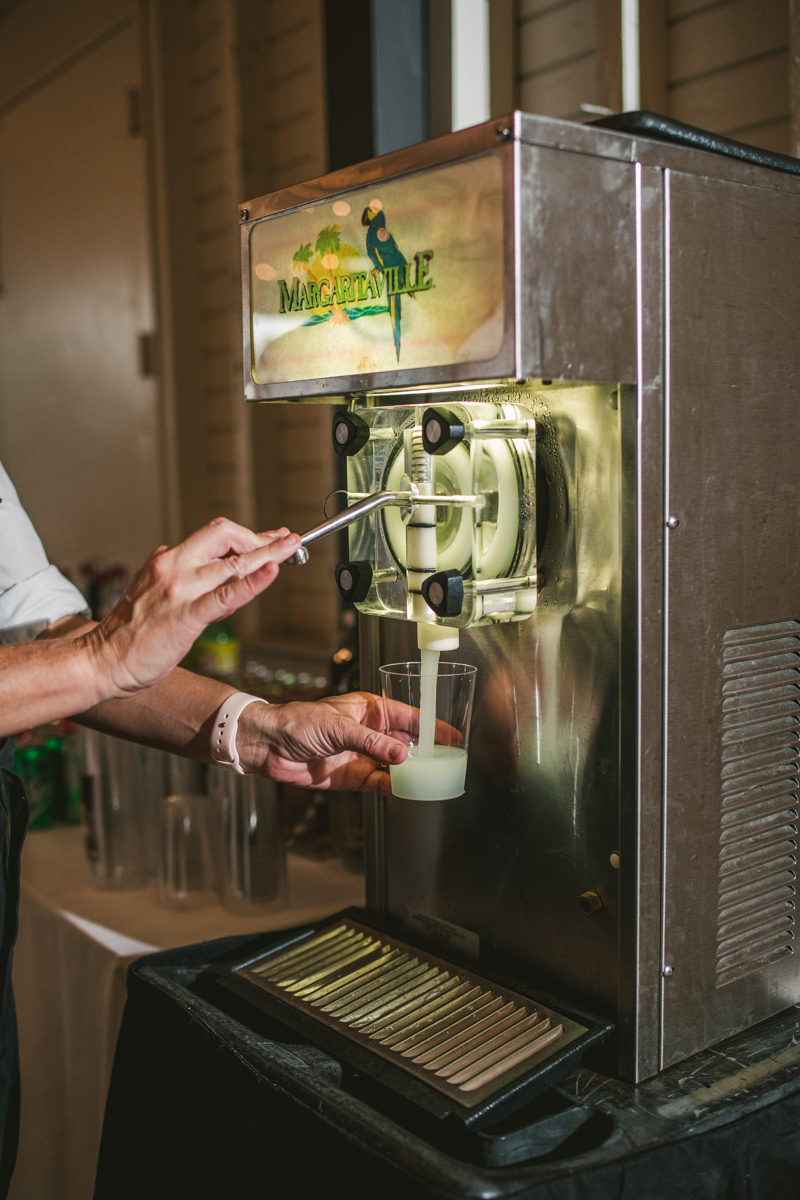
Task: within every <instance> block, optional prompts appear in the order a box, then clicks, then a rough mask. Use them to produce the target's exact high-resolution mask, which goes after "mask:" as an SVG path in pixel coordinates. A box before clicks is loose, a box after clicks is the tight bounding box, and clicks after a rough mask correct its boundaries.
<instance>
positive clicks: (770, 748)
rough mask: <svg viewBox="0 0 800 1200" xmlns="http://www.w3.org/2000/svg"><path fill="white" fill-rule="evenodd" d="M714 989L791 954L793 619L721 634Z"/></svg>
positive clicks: (797, 746) (798, 706) (799, 699)
mask: <svg viewBox="0 0 800 1200" xmlns="http://www.w3.org/2000/svg"><path fill="white" fill-rule="evenodd" d="M722 660H723V668H722V671H723V685H722V710H723V712H722V779H721V782H722V805H721V808H722V811H721V821H720V851H719V908H718V915H717V987H723V986H724V985H725V984H728V983H733V982H734V981H735V980H737V979H741V978H742V977H743V976H745V975H749V974H750V973H751V972H752V971H757V970H759V969H760V968H762V967H765V966H767V965H768V964H769V963H773V962H776V961H777V960H778V959H781V958H785V957H786V956H787V955H789V954H792V953H793V945H794V925H795V882H796V863H797V813H798V780H800V621H781V622H776V623H773V624H769V625H757V626H753V627H751V628H748V629H732V630H729V631H728V632H727V633H726V634H725V635H724V638H723V651H722Z"/></svg>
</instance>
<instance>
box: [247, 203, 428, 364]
mask: <svg viewBox="0 0 800 1200" xmlns="http://www.w3.org/2000/svg"><path fill="white" fill-rule="evenodd" d="M333 211H334V213H335V214H336V215H337V216H346V215H347V214H348V213H349V212H350V205H349V204H348V203H347V202H346V201H343V200H342V201H338V202H337V203H336V204H334V205H333ZM361 225H362V226H363V227H364V229H365V230H366V250H367V255H368V257H369V259H370V261H371V262H372V264H373V265H372V270H370V271H348V270H346V269H345V264H348V262H352V260H354V259H356V260H359V259H360V260H362V261H363V251H360V250H358V249H356V248H355V247H354V246H351V245H348V244H347V243H346V242H343V241H342V229H341V226H340V225H326V226H325V228H324V229H321V230H320V231H319V233H318V234H317V237H316V241H315V242H314V244H313V248H312V244H311V242H301V244H300V246H299V248H298V249H297V250H296V251H295V253H294V255H293V258H292V277H291V278H289V279H278V280H277V284H278V300H279V311H280V312H281V313H301V312H307V313H308V314H309V316H308V319H307V320H306V321H304V322H303V324H304V325H321V324H323V323H328V324H330V325H346V324H347V323H348V322H349V321H358V320H360V319H361V318H363V317H377V318H386V317H387V316H388V318H389V320H390V322H391V327H392V334H393V337H394V348H395V353H396V355H397V361H398V362H399V361H400V342H401V320H402V297H403V296H410V297H412V299H413V297H414V295H415V293H416V292H427V291H430V289H431V288H432V287H433V286H434V282H433V278H432V276H431V273H430V264H431V259H432V258H433V251H432V250H419V251H417V252H416V253H415V254H414V255H413V257H412V260H411V261H410V262H409V261H408V259H407V258H406V257H405V255H404V254H403V253H402V251H401V250H400V249H399V247H398V245H397V242H396V241H395V239H394V237H393V236H392V234H391V233H390V232H389V230H388V228H387V225H386V214H385V213H384V211H383V206H382V204H381V202H380V200H378V199H373V200H370V202H369V204H368V206H367V207H366V208H365V209H364V211H363V213H362V214H361ZM255 272H256V274H257V275H258V276H259V278H260V279H264V280H268V279H274V278H275V277H276V275H277V271H275V270H274V269H273V268H271V267H268V266H267V265H266V264H264V263H259V264H257V265H256V267H255Z"/></svg>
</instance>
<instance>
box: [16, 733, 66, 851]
mask: <svg viewBox="0 0 800 1200" xmlns="http://www.w3.org/2000/svg"><path fill="white" fill-rule="evenodd" d="M50 740H54V739H48V741H50ZM53 768H54V754H53V749H52V747H51V746H49V745H48V744H47V743H46V744H45V745H43V746H36V745H24V746H19V747H18V748H17V750H16V753H15V754H14V770H15V771H16V772H17V774H18V775H21V776H22V779H23V781H24V783H25V790H26V791H27V793H28V799H29V800H30V804H31V819H30V821H29V823H28V828H29V829H46V828H47V826H48V825H52V823H53V818H54V815H55V806H56V786H55V783H56V780H55V772H54V769H53Z"/></svg>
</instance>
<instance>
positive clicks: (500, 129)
mask: <svg viewBox="0 0 800 1200" xmlns="http://www.w3.org/2000/svg"><path fill="white" fill-rule="evenodd" d="M497 136H498V137H499V138H510V137H511V130H510V129H509V128H508V126H507V125H498V126H497Z"/></svg>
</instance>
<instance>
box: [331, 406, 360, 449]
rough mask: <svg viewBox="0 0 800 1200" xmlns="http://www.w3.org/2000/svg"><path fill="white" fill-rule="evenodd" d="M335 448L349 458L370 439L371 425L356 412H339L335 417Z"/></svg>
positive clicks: (333, 430)
mask: <svg viewBox="0 0 800 1200" xmlns="http://www.w3.org/2000/svg"><path fill="white" fill-rule="evenodd" d="M331 433H332V434H333V448H334V450H335V451H336V453H337V454H344V455H346V456H347V457H348V458H349V457H350V455H352V454H358V452H359V450H360V449H361V448H362V446H366V444H367V442H368V441H369V425H368V424H367V422H366V421H365V420H364V418H363V417H359V416H358V415H357V414H356V413H343V412H337V413H336V414H335V415H334V418H333V428H332V430H331Z"/></svg>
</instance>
